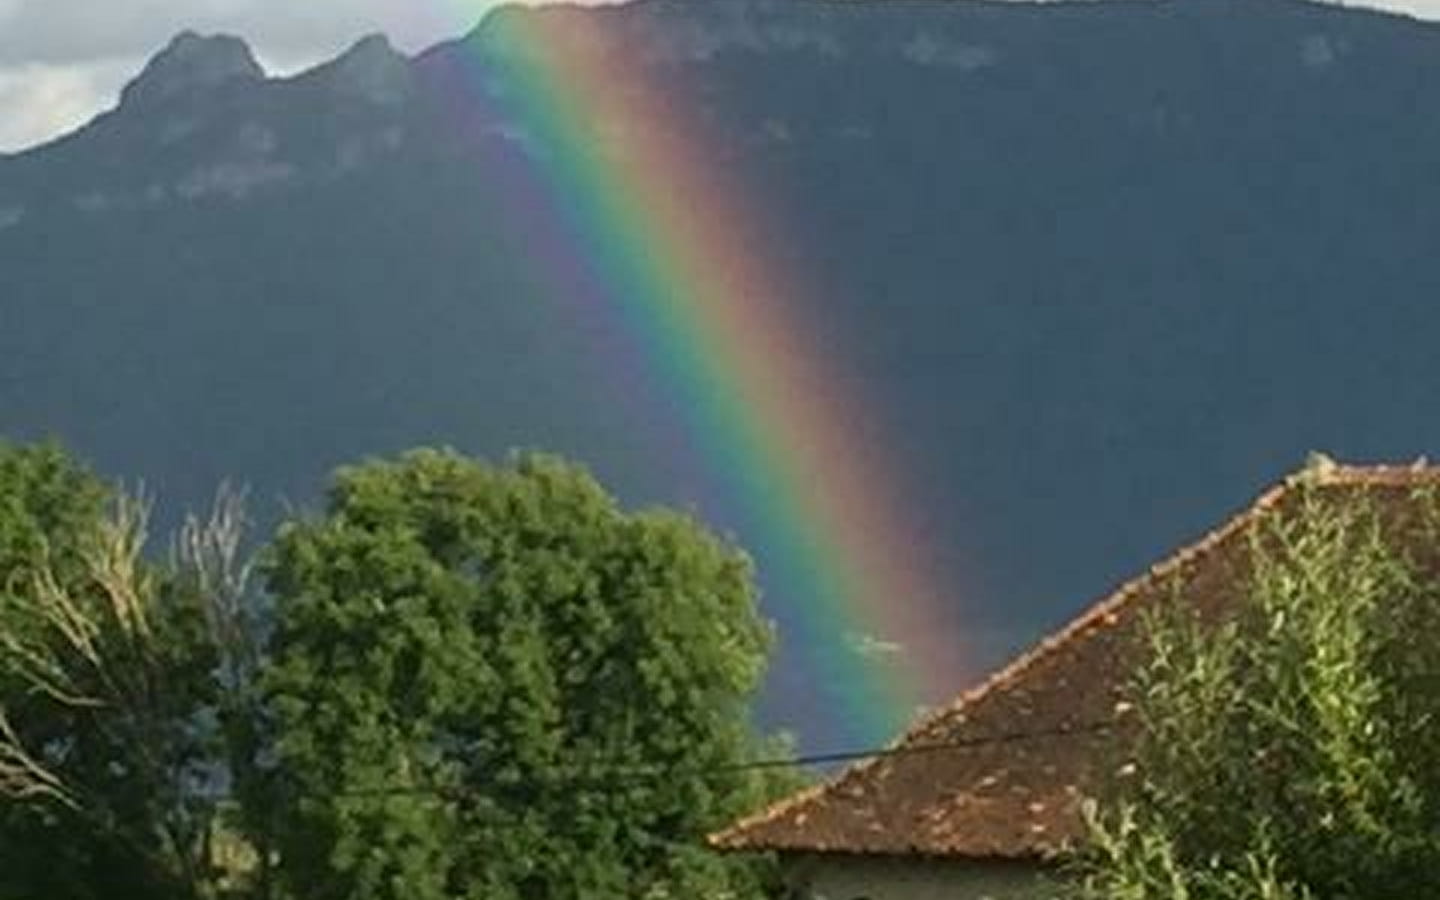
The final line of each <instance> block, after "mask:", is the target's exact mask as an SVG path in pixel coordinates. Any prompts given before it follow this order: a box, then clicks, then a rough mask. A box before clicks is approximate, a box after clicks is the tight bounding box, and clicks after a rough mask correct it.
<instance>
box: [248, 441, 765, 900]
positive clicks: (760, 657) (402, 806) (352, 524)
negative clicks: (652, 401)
mask: <svg viewBox="0 0 1440 900" xmlns="http://www.w3.org/2000/svg"><path fill="white" fill-rule="evenodd" d="M265 575H266V580H267V583H268V587H269V589H270V591H271V593H272V594H273V597H274V600H275V603H276V622H275V629H276V630H275V634H274V639H273V645H272V647H273V660H272V664H271V666H270V668H269V670H268V672H267V674H266V676H265V678H264V685H265V696H266V701H267V704H268V705H269V708H270V709H271V711H272V714H273V717H274V720H273V729H274V731H273V736H274V759H275V762H276V767H277V771H279V772H280V773H282V775H281V777H282V779H283V785H282V786H281V787H280V788H279V789H277V790H276V791H275V792H274V794H273V803H274V807H273V809H272V810H271V811H270V815H271V821H273V822H276V823H280V824H278V831H277V836H278V847H279V849H280V860H281V863H280V866H281V874H282V876H283V880H284V882H285V883H286V884H287V885H288V886H289V888H290V889H291V890H292V891H293V893H294V894H295V895H296V896H299V897H306V898H313V900H323V898H336V900H339V898H346V900H349V898H361V897H363V898H405V900H427V898H439V897H456V896H468V897H485V898H493V900H504V898H532V897H545V898H554V900H565V898H576V900H578V898H587V900H600V898H606V897H614V898H620V897H626V898H631V897H656V898H658V897H702V896H703V897H725V896H736V895H738V894H740V893H744V892H747V891H750V890H753V888H754V885H755V882H754V878H755V875H756V872H755V870H754V868H753V866H751V865H749V864H741V863H736V862H733V861H728V860H722V859H720V858H718V857H716V856H714V855H712V854H710V853H709V852H708V851H706V850H704V849H703V845H702V838H703V835H704V834H705V833H707V831H709V830H711V829H714V828H716V827H717V826H719V825H721V824H723V823H725V822H726V821H727V820H729V819H730V818H731V817H732V816H735V815H737V814H738V813H740V812H741V811H743V810H745V809H747V808H749V807H751V806H752V805H753V804H755V803H757V802H760V801H762V800H763V799H764V796H763V795H764V792H765V791H766V789H767V779H766V778H765V777H763V776H761V775H758V774H756V773H755V772H753V771H748V770H743V769H740V768H737V767H736V765H735V764H736V763H740V762H743V761H745V760H747V759H749V758H750V757H751V755H752V754H753V753H754V752H756V750H757V748H756V746H755V744H754V743H753V740H752V737H751V729H750V725H749V723H748V721H747V710H748V702H749V700H750V697H751V695H752V694H753V692H754V691H755V689H756V688H757V686H758V684H759V681H760V678H761V675H762V670H763V665H764V661H765V655H766V648H767V645H768V640H769V632H768V629H767V627H766V626H765V625H764V624H763V623H762V621H761V620H760V618H759V617H758V616H757V614H756V608H755V591H754V587H753V581H752V577H751V569H750V565H749V563H748V561H747V559H746V558H745V556H743V555H742V554H741V553H740V552H739V551H737V550H736V549H735V548H734V547H732V546H731V545H729V544H728V543H726V542H724V541H722V540H720V539H718V538H716V537H715V536H713V535H711V534H709V533H707V532H706V531H705V530H704V529H702V528H701V527H700V526H699V525H698V524H697V523H696V522H695V521H694V520H692V519H690V518H688V517H685V516H682V515H677V514H674V513H670V512H642V513H635V514H631V513H627V512H625V511H623V510H622V509H620V508H619V507H618V505H617V504H616V502H615V501H614V500H613V499H612V498H611V497H610V496H608V495H607V494H606V493H605V492H604V491H603V490H602V489H601V488H600V486H599V485H597V484H596V483H595V481H593V480H592V479H591V478H590V477H589V476H588V475H587V474H586V473H585V472H584V471H582V470H581V469H579V468H577V467H575V466H572V465H568V464H565V463H562V462H560V461H557V460H555V459H551V458H546V457H540V456H525V457H521V458H518V459H517V460H515V461H514V462H513V464H511V465H508V466H500V467H492V466H487V465H484V464H481V463H477V462H475V461H472V460H469V459H466V458H463V457H461V456H458V455H455V454H452V453H447V452H435V451H423V452H416V453H413V454H411V455H407V456H405V457H403V458H401V459H399V460H398V461H394V462H376V463H371V464H367V465H363V466H358V467H354V468H349V469H344V470H342V471H341V472H340V473H339V475H338V477H337V479H336V481H335V484H334V487H333V489H332V491H331V494H330V501H329V507H328V512H327V513H326V515H324V516H323V517H320V518H316V519H312V520H307V521H298V522H293V523H291V524H289V525H288V526H286V527H284V528H283V529H282V531H281V533H280V535H279V537H278V539H277V541H276V543H275V546H274V549H273V553H272V554H271V556H270V558H269V561H268V565H267V567H266V569H265Z"/></svg>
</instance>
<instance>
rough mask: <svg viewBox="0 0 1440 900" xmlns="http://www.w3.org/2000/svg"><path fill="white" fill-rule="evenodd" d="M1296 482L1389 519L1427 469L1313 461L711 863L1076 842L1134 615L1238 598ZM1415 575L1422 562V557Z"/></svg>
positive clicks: (1112, 716)
mask: <svg viewBox="0 0 1440 900" xmlns="http://www.w3.org/2000/svg"><path fill="white" fill-rule="evenodd" d="M1301 484H1310V485H1313V486H1315V487H1316V488H1317V489H1319V490H1322V491H1325V492H1333V493H1337V494H1339V495H1342V496H1343V495H1344V492H1349V491H1364V492H1366V494H1367V495H1368V496H1370V497H1371V498H1372V499H1373V500H1374V501H1375V502H1376V504H1377V507H1378V508H1379V509H1380V510H1381V515H1382V516H1388V515H1390V514H1393V513H1395V512H1396V511H1400V512H1401V513H1403V511H1404V510H1406V509H1414V503H1413V498H1414V497H1415V496H1416V491H1415V488H1417V487H1422V486H1427V485H1429V486H1440V468H1436V467H1431V466H1428V465H1426V464H1424V462H1423V461H1422V462H1419V463H1416V464H1415V465H1411V466H1340V465H1336V464H1334V463H1333V462H1331V461H1329V460H1328V459H1324V458H1323V457H1322V458H1319V460H1318V461H1317V462H1315V463H1312V464H1311V465H1310V466H1309V467H1307V468H1306V469H1305V470H1303V471H1301V472H1300V473H1297V474H1296V475H1293V476H1291V477H1290V478H1287V479H1286V480H1285V481H1284V482H1282V483H1281V484H1279V485H1277V486H1275V487H1273V488H1271V489H1270V490H1268V491H1266V492H1265V493H1264V494H1262V495H1261V496H1260V497H1259V498H1258V499H1257V500H1256V501H1255V502H1254V503H1253V504H1252V505H1251V506H1250V507H1249V508H1248V509H1246V510H1244V511H1243V512H1241V513H1239V514H1238V515H1236V516H1234V517H1233V518H1232V519H1230V520H1229V521H1228V522H1226V523H1225V524H1224V525H1222V526H1221V527H1219V528H1218V529H1216V530H1215V531H1212V532H1210V533H1209V534H1207V535H1205V536H1204V537H1202V538H1201V539H1200V540H1198V541H1196V542H1195V543H1193V544H1190V545H1189V546H1187V547H1184V548H1183V549H1181V550H1179V551H1178V552H1176V553H1175V554H1173V555H1172V556H1170V557H1169V558H1168V559H1166V560H1164V561H1163V562H1161V563H1159V564H1158V565H1155V566H1153V567H1151V569H1150V570H1149V571H1148V572H1146V573H1145V574H1143V575H1141V576H1140V577H1138V578H1136V579H1134V580H1133V581H1130V582H1128V583H1126V584H1124V585H1122V586H1121V587H1120V588H1119V589H1117V590H1116V591H1114V592H1113V593H1111V594H1110V595H1109V596H1107V597H1105V598H1104V599H1102V600H1101V601H1099V602H1098V603H1096V604H1095V605H1093V606H1092V607H1090V609H1089V610H1088V611H1086V612H1085V613H1083V614H1082V615H1081V616H1080V617H1079V618H1077V619H1075V620H1074V621H1073V622H1072V623H1071V624H1069V625H1068V626H1066V627H1065V628H1064V629H1062V630H1061V631H1059V632H1058V633H1056V634H1054V635H1053V636H1051V637H1049V638H1048V639H1046V640H1044V641H1042V642H1041V643H1040V644H1039V645H1037V646H1036V647H1034V648H1033V649H1031V650H1030V651H1029V652H1027V653H1025V654H1024V655H1022V656H1020V657H1019V658H1018V659H1016V660H1015V661H1014V662H1012V663H1010V664H1009V665H1008V666H1006V667H1005V668H1003V669H1002V670H1000V671H999V672H998V673H996V674H995V675H994V676H992V677H991V678H990V679H989V680H987V681H985V682H984V683H982V684H980V685H979V686H978V687H976V688H974V689H973V690H970V691H968V692H966V693H964V694H961V695H960V696H959V697H958V698H957V699H956V700H955V701H954V702H953V703H951V704H950V705H949V706H946V707H943V708H941V709H939V710H937V711H935V712H933V713H931V714H929V715H927V716H925V717H924V718H922V719H921V720H920V721H919V722H918V723H917V724H916V725H915V726H914V727H912V728H911V729H910V730H909V731H908V732H906V733H905V734H904V735H903V736H902V737H901V738H900V739H899V740H898V741H897V742H896V743H895V744H893V745H892V746H891V748H890V750H889V751H887V752H886V753H885V754H883V755H880V756H878V757H875V758H873V759H871V760H869V761H867V762H864V763H861V764H859V765H856V766H853V767H851V768H849V769H848V770H846V771H844V772H842V773H841V774H840V775H839V776H838V777H836V778H834V779H832V780H830V781H829V782H827V783H824V784H822V785H819V786H817V787H815V788H811V789H809V790H807V791H804V792H802V793H799V794H796V795H795V796H793V797H790V798H788V799H786V800H783V801H781V802H780V803H778V804H776V805H774V806H772V807H770V808H769V809H766V810H764V811H762V812H760V813H758V814H756V815H754V816H752V817H750V818H747V819H744V820H742V821H740V822H738V823H737V824H735V825H734V826H732V827H731V828H729V829H727V830H725V831H723V832H720V833H719V834H716V835H713V836H712V838H711V843H712V845H713V846H715V847H717V848H720V849H724V850H770V851H782V852H785V851H789V852H805V853H851V854H856V853H858V854H887V855H895V854H904V855H923V856H931V857H958V858H972V859H1042V860H1043V859H1045V858H1049V857H1053V856H1055V855H1056V854H1058V853H1059V852H1061V851H1062V850H1064V849H1065V848H1066V847H1067V846H1069V845H1071V844H1073V843H1074V842H1076V841H1078V840H1079V839H1081V838H1082V836H1083V833H1084V832H1083V821H1082V818H1081V815H1080V801H1081V799H1082V798H1083V797H1085V796H1087V795H1093V792H1094V791H1095V789H1096V788H1097V786H1099V785H1101V784H1103V783H1104V781H1103V780H1109V779H1113V778H1115V777H1123V776H1124V774H1125V771H1124V770H1123V767H1124V765H1125V756H1124V754H1123V752H1117V751H1120V750H1122V749H1123V748H1119V747H1117V746H1116V741H1117V740H1124V739H1125V735H1126V733H1127V732H1128V731H1129V729H1130V728H1131V725H1130V724H1129V722H1128V719H1127V717H1126V716H1125V715H1124V713H1125V712H1126V710H1127V707H1126V705H1125V703H1124V700H1123V696H1124V685H1125V683H1126V680H1127V678H1128V673H1129V672H1131V671H1132V670H1133V667H1132V666H1131V665H1130V664H1129V663H1127V659H1129V660H1133V654H1134V653H1135V652H1136V651H1137V650H1138V648H1139V643H1138V641H1137V640H1136V639H1137V638H1138V637H1139V635H1140V633H1141V632H1140V625H1141V622H1142V621H1143V616H1142V615H1141V613H1142V612H1143V611H1144V610H1145V609H1146V608H1150V607H1153V606H1155V605H1158V604H1162V603H1167V602H1184V603H1190V604H1193V605H1194V606H1195V607H1196V609H1197V613H1198V614H1201V615H1204V614H1205V612H1206V611H1207V610H1209V611H1211V612H1212V613H1213V612H1214V611H1217V610H1219V609H1222V608H1223V607H1224V606H1225V604H1226V602H1227V599H1228V598H1231V597H1234V596H1236V590H1235V588H1236V586H1237V585H1239V584H1243V583H1244V580H1245V578H1246V576H1245V572H1246V570H1247V566H1248V561H1249V556H1250V554H1249V552H1248V547H1249V544H1248V539H1247V538H1246V537H1245V533H1246V531H1247V530H1248V529H1249V528H1250V526H1252V525H1253V524H1254V523H1256V522H1257V521H1259V520H1261V519H1262V518H1263V517H1266V516H1270V515H1273V514H1275V513H1277V512H1278V511H1281V510H1282V509H1283V508H1284V507H1285V506H1286V505H1287V503H1288V502H1290V501H1292V499H1293V498H1294V497H1295V496H1296V495H1297V493H1298V492H1297V487H1298V486H1299V485H1301ZM1426 562H1427V565H1429V564H1435V563H1436V562H1437V561H1436V560H1435V559H1433V558H1430V559H1427V561H1426Z"/></svg>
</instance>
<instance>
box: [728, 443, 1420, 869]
mask: <svg viewBox="0 0 1440 900" xmlns="http://www.w3.org/2000/svg"><path fill="white" fill-rule="evenodd" d="M1327 462H1328V466H1327V465H1325V464H1321V465H1320V466H1316V465H1314V464H1312V465H1309V466H1307V467H1306V468H1303V469H1300V470H1299V471H1297V472H1293V473H1291V474H1290V475H1287V476H1286V477H1285V478H1284V479H1283V480H1281V481H1280V482H1279V483H1278V484H1274V485H1272V486H1271V487H1269V488H1268V489H1266V490H1265V491H1264V492H1262V493H1261V494H1260V495H1259V496H1258V497H1257V498H1256V499H1255V500H1254V501H1252V502H1251V503H1250V505H1249V506H1247V507H1245V508H1244V509H1242V510H1241V511H1240V512H1238V513H1235V514H1234V515H1232V516H1231V517H1230V518H1229V519H1228V520H1226V522H1225V523H1224V524H1223V525H1221V526H1219V527H1218V528H1215V529H1212V530H1211V531H1209V532H1207V533H1205V534H1204V535H1202V536H1201V537H1200V538H1198V539H1196V540H1195V541H1192V542H1191V543H1189V544H1186V545H1184V546H1183V547H1181V548H1180V549H1179V550H1176V551H1175V552H1173V553H1172V554H1170V556H1168V557H1166V558H1165V559H1164V560H1162V561H1160V562H1158V563H1155V564H1154V565H1152V566H1151V567H1150V568H1149V569H1148V570H1146V571H1145V572H1144V573H1143V574H1141V575H1139V576H1137V577H1135V578H1132V579H1130V580H1128V581H1125V582H1122V583H1121V584H1120V585H1119V586H1118V587H1116V588H1115V589H1113V590H1111V591H1110V592H1109V593H1107V594H1105V595H1103V596H1102V597H1101V599H1099V600H1098V601H1096V602H1094V603H1092V604H1091V605H1090V606H1089V607H1088V608H1087V609H1086V610H1085V611H1084V612H1082V613H1080V615H1078V616H1077V617H1075V618H1074V619H1071V620H1070V621H1069V622H1068V623H1067V624H1066V625H1065V626H1063V627H1062V628H1060V629H1059V630H1057V631H1055V632H1053V633H1051V634H1050V635H1048V636H1046V637H1044V638H1042V639H1041V640H1040V641H1039V642H1037V643H1036V644H1035V645H1034V646H1032V647H1031V648H1030V649H1029V650H1027V651H1025V652H1024V653H1022V654H1021V655H1020V656H1018V657H1016V658H1015V659H1013V660H1011V661H1010V662H1009V663H1008V664H1006V665H1005V666H1003V667H1001V668H1000V669H998V670H996V671H995V672H993V673H992V674H991V675H990V676H989V677H987V678H986V679H985V680H983V681H981V682H980V683H979V684H977V685H975V686H974V687H971V688H968V689H966V690H964V691H962V692H961V693H960V694H959V695H958V696H957V697H956V698H955V699H954V700H952V701H951V702H949V703H947V704H944V705H942V706H939V707H937V708H935V709H933V710H930V711H929V712H927V713H925V714H924V715H923V716H921V717H920V718H919V719H917V720H916V721H915V723H914V724H913V725H911V726H910V727H909V728H907V729H906V730H905V731H904V732H903V733H901V735H900V736H899V737H897V738H896V739H895V740H893V741H892V742H891V743H890V744H888V745H886V749H887V750H893V749H896V748H898V747H901V746H903V745H904V744H905V743H906V742H907V741H909V740H911V739H912V738H914V737H918V736H920V735H922V734H924V733H925V732H926V731H927V730H929V729H930V728H933V727H934V726H935V725H936V724H938V723H939V722H941V721H943V720H945V719H947V718H950V717H952V716H955V715H957V714H962V715H963V712H962V711H963V710H965V709H966V708H967V707H970V706H973V705H974V704H976V703H978V702H980V701H981V700H982V699H984V698H985V697H987V696H988V695H990V694H991V693H993V692H994V691H996V690H999V689H1001V688H1002V687H1004V686H1005V685H1006V684H1009V683H1011V682H1014V681H1015V680H1016V679H1018V678H1019V677H1020V676H1021V675H1023V674H1024V673H1025V672H1027V671H1029V670H1030V669H1032V668H1033V667H1034V666H1035V665H1037V664H1038V663H1039V662H1040V661H1042V660H1044V659H1046V658H1048V657H1049V656H1051V655H1052V654H1054V653H1055V652H1057V651H1058V650H1059V649H1060V648H1062V647H1065V646H1068V645H1069V644H1070V643H1071V642H1072V641H1075V640H1077V639H1079V638H1080V637H1081V636H1082V635H1083V634H1084V633H1085V632H1086V631H1088V630H1090V629H1091V628H1092V627H1093V625H1094V623H1095V622H1096V621H1097V620H1103V619H1105V618H1106V617H1108V616H1112V615H1114V613H1115V611H1116V610H1117V609H1119V608H1120V607H1122V606H1124V605H1125V604H1126V603H1127V602H1129V601H1130V600H1132V599H1133V598H1134V597H1135V596H1137V595H1139V594H1140V593H1141V592H1142V591H1143V590H1144V589H1145V588H1147V587H1148V586H1150V585H1151V584H1153V583H1154V582H1155V581H1156V580H1157V579H1159V578H1162V577H1164V576H1166V575H1168V574H1170V573H1171V572H1173V571H1175V570H1178V569H1179V568H1180V567H1181V566H1184V565H1186V564H1187V563H1189V562H1191V561H1193V560H1194V559H1195V558H1197V557H1199V556H1201V555H1203V554H1205V553H1207V552H1209V551H1210V550H1211V549H1212V548H1214V547H1215V546H1217V545H1219V544H1220V543H1221V542H1222V541H1224V540H1225V539H1226V538H1228V537H1229V536H1230V535H1231V534H1233V533H1234V532H1236V531H1238V530H1239V529H1241V528H1243V527H1245V526H1246V525H1248V524H1250V523H1251V522H1252V521H1254V520H1255V519H1257V518H1259V517H1260V516H1261V515H1262V514H1264V513H1265V512H1267V511H1269V510H1270V509H1272V508H1273V507H1274V506H1275V505H1277V504H1278V503H1279V502H1280V501H1281V500H1282V499H1283V498H1284V497H1285V496H1286V494H1288V493H1289V492H1290V491H1291V490H1292V489H1293V488H1295V487H1296V486H1298V485H1299V484H1301V483H1303V482H1304V481H1306V480H1309V479H1313V478H1315V477H1316V475H1317V474H1318V475H1319V477H1320V478H1321V479H1323V480H1324V481H1326V482H1329V481H1330V480H1331V479H1336V478H1338V479H1343V480H1349V479H1352V478H1357V479H1358V478H1361V477H1363V476H1364V475H1365V474H1366V473H1369V472H1371V471H1372V470H1375V469H1381V468H1385V467H1364V466H1343V467H1342V466H1339V465H1337V464H1335V463H1334V462H1333V461H1328V460H1327ZM1432 471H1434V470H1432ZM884 760H885V756H883V755H882V756H876V757H873V758H871V759H868V760H865V761H864V762H861V763H858V764H856V765H853V766H850V767H848V768H846V769H844V770H843V771H842V772H840V773H839V774H837V775H835V776H834V777H832V778H830V779H827V780H825V781H822V782H820V783H819V784H815V785H812V786H810V787H808V788H805V789H804V790H801V791H799V792H797V793H795V794H791V795H790V796H788V797H785V798H783V799H781V800H779V801H777V802H775V803H773V804H771V805H770V806H768V807H766V808H764V809H762V810H759V811H757V812H755V813H752V814H751V815H749V816H746V817H745V818H742V819H740V820H739V821H737V822H735V823H734V824H732V825H731V826H729V827H728V828H725V829H724V830H722V831H719V832H717V833H715V834H712V835H710V836H709V839H708V843H709V844H710V845H711V846H714V847H719V848H732V849H739V848H740V847H743V846H744V844H745V842H744V841H739V840H737V839H739V838H740V837H741V835H742V834H744V832H746V831H749V830H750V829H752V828H755V827H758V826H762V825H764V824H766V823H767V822H770V821H773V820H775V819H778V818H780V817H781V816H783V815H785V814H786V813H788V812H790V811H791V810H793V809H794V808H796V807H797V806H802V805H804V804H807V803H809V802H810V801H811V800H814V799H817V798H819V797H823V796H825V795H827V794H829V793H830V792H832V791H838V790H841V789H842V788H843V787H844V786H845V785H846V784H847V783H849V782H850V781H852V780H853V779H855V778H858V777H861V776H863V775H864V774H865V773H866V772H868V771H869V770H870V769H871V768H873V767H875V766H877V765H879V764H881V763H882V762H883V761H884Z"/></svg>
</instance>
